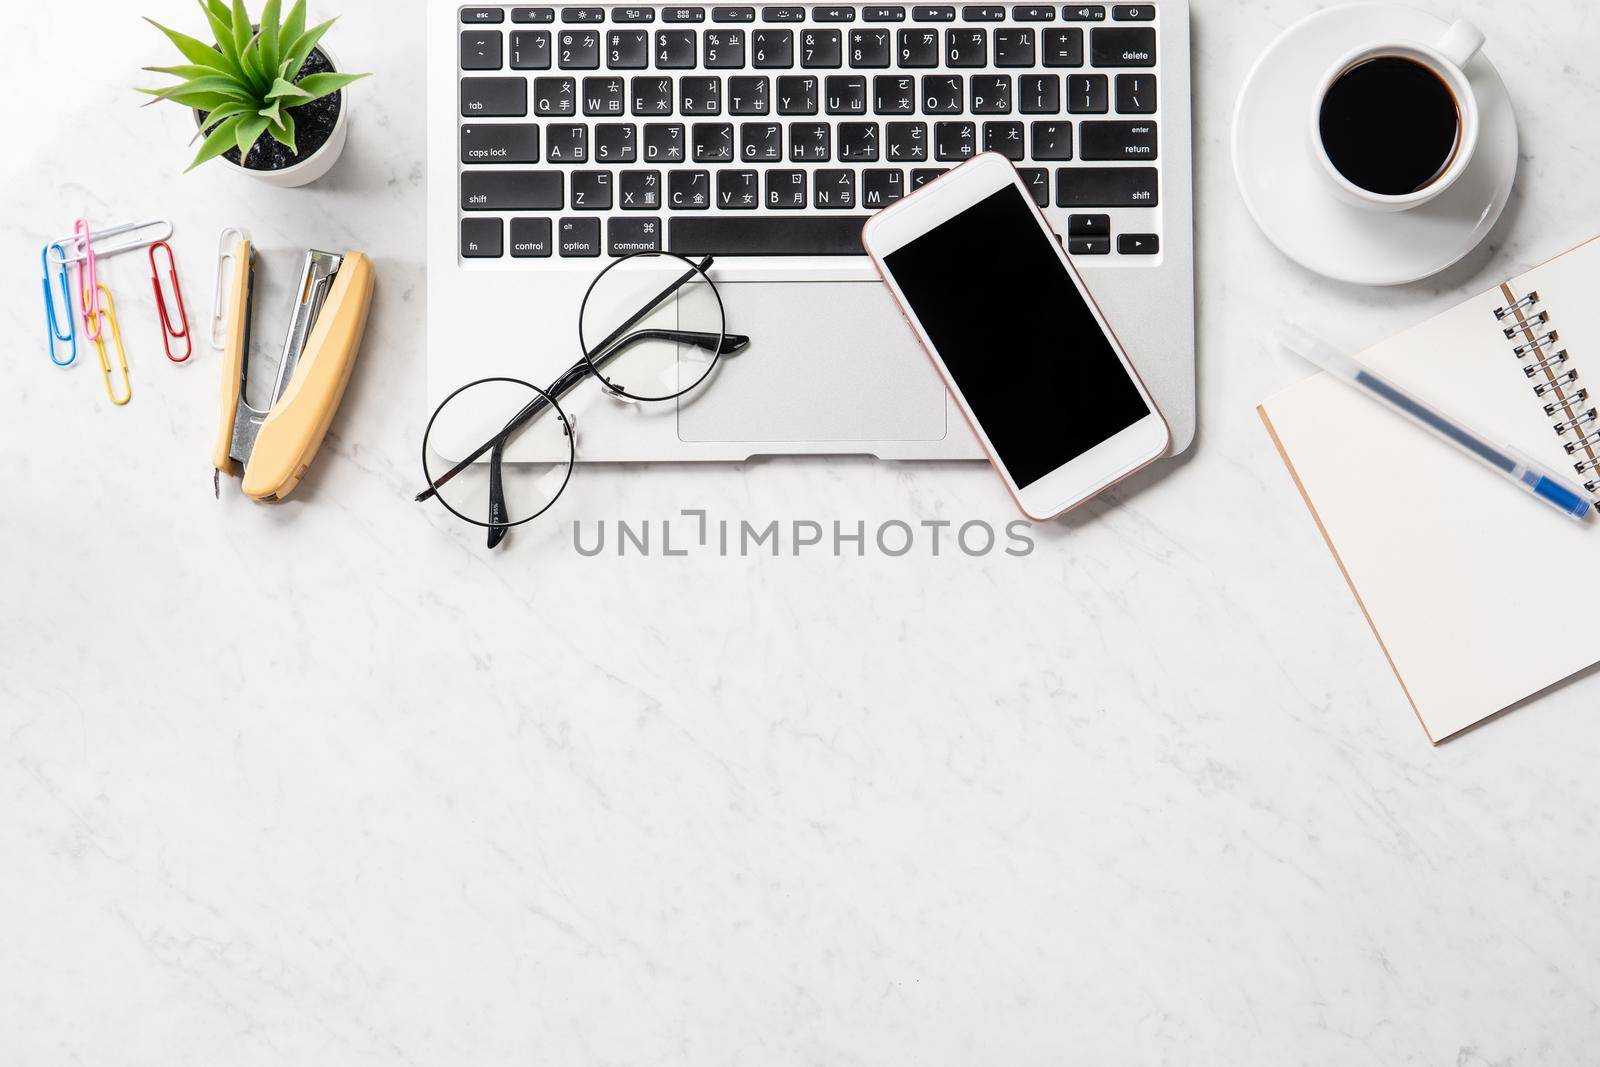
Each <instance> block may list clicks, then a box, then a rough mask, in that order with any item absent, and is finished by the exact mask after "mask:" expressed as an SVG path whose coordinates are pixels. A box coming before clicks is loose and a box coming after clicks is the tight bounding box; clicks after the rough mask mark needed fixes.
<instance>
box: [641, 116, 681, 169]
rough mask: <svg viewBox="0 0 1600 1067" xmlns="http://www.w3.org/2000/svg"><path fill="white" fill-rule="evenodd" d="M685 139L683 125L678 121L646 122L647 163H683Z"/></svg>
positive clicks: (645, 156) (645, 151) (645, 158)
mask: <svg viewBox="0 0 1600 1067" xmlns="http://www.w3.org/2000/svg"><path fill="white" fill-rule="evenodd" d="M684 140H685V139H684V136H683V127H682V126H681V125H680V124H678V123H676V122H647V123H645V124H644V161H645V162H646V163H682V162H683V157H684Z"/></svg>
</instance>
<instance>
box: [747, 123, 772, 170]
mask: <svg viewBox="0 0 1600 1067" xmlns="http://www.w3.org/2000/svg"><path fill="white" fill-rule="evenodd" d="M739 158H740V159H742V160H744V161H745V162H746V163H776V162H778V161H779V160H781V159H783V127H782V126H780V125H779V124H778V123H776V122H746V123H743V124H741V125H740V127H739Z"/></svg>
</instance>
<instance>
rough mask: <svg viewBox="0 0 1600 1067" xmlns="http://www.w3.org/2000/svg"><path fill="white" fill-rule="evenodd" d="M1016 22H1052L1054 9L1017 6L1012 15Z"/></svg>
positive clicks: (1054, 16)
mask: <svg viewBox="0 0 1600 1067" xmlns="http://www.w3.org/2000/svg"><path fill="white" fill-rule="evenodd" d="M1012 17H1013V18H1015V19H1016V20H1017V21H1018V22H1054V21H1055V20H1056V9H1055V8H1053V7H1037V6H1036V7H1019V8H1017V9H1016V12H1015V14H1013V15H1012Z"/></svg>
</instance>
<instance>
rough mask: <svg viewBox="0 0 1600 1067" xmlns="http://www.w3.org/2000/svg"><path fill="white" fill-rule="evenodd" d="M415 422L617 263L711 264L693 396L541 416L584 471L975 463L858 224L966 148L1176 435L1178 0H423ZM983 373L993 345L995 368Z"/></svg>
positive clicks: (613, 402)
mask: <svg viewBox="0 0 1600 1067" xmlns="http://www.w3.org/2000/svg"><path fill="white" fill-rule="evenodd" d="M426 18H427V19H428V22H429V25H428V30H427V49H428V149H427V151H428V166H427V174H428V194H427V197H428V219H427V225H428V393H429V400H430V408H431V407H432V406H433V405H437V404H438V403H439V402H440V401H442V400H443V399H444V398H445V397H446V396H447V395H449V393H450V392H452V391H453V390H455V389H457V388H458V387H460V386H462V385H464V384H466V383H467V382H469V381H472V380H474V379H478V378H484V377H492V376H507V377H513V378H520V379H524V380H526V381H529V382H531V383H533V384H534V385H538V386H545V385H548V384H549V383H551V382H552V381H554V380H555V379H556V377H557V376H558V375H560V373H561V372H562V371H563V370H565V369H566V368H567V367H569V366H570V365H571V364H572V363H573V362H574V361H575V360H577V359H579V358H580V356H581V351H580V345H579V339H578V335H579V330H578V319H579V305H580V303H581V301H582V299H583V295H584V292H585V290H586V289H587V287H588V285H589V283H590V282H591V281H592V280H593V278H594V277H595V276H596V275H597V274H598V273H599V272H600V270H601V269H603V268H604V267H605V266H606V265H607V264H608V263H610V262H612V261H613V259H614V258H616V257H618V256H621V255H626V254H629V253H633V252H638V251H641V250H647V249H660V250H665V251H671V252H677V253H680V254H684V255H690V256H695V257H698V256H700V255H706V254H710V255H713V256H715V265H714V267H713V268H712V272H711V276H712V278H713V279H714V280H715V281H716V283H717V289H718V292H719V294H720V295H721V297H722V300H723V303H724V306H725V314H726V319H727V329H728V331H729V332H730V333H732V332H736V333H740V334H746V335H749V337H750V338H751V343H750V345H749V347H748V348H746V349H745V350H744V351H742V352H740V353H739V354H737V355H736V356H730V357H729V358H728V359H727V360H726V361H725V363H724V366H723V367H721V368H719V370H718V373H717V375H716V377H715V379H714V380H713V381H711V382H709V383H707V385H706V386H704V387H703V388H702V389H701V390H698V391H697V392H696V393H695V394H693V395H691V396H690V397H686V398H683V399H681V400H678V401H670V402H664V403H660V404H629V403H625V402H622V401H619V400H618V399H616V398H614V397H612V396H610V395H609V394H607V393H606V392H605V391H604V390H602V389H600V388H599V387H597V386H580V387H578V388H577V389H574V390H573V391H572V392H571V393H570V394H568V397H567V398H566V399H564V400H563V401H562V404H563V407H564V408H566V409H568V410H569V411H571V412H573V413H574V414H575V415H576V417H577V420H578V423H579V425H580V426H581V431H580V433H581V439H582V447H581V448H580V449H579V456H580V458H581V459H583V460H587V461H603V462H632V461H680V460H681V461H693V460H724V461H726V460H743V459H747V458H750V457H753V456H762V455H786V454H860V455H871V456H876V457H879V458H881V459H895V460H935V459H980V458H982V451H981V449H980V447H979V445H978V442H977V440H976V438H975V437H974V435H973V433H972V431H971V430H970V429H969V428H968V427H967V425H966V423H965V421H964V420H963V419H962V417H961V415H960V412H959V409H957V408H956V406H955V404H954V403H953V402H952V401H951V400H950V398H949V396H948V395H947V393H946V391H945V389H944V387H943V384H942V383H941V381H940V380H939V377H938V375H937V373H936V372H935V370H934V369H933V366H932V364H931V363H930V361H929V359H928V357H927V355H926V353H924V352H923V351H922V349H921V347H920V346H919V345H918V343H917V340H916V338H915V336H914V335H913V334H912V332H911V330H910V329H909V328H908V327H907V326H906V324H905V323H904V322H903V321H902V319H901V317H900V314H899V311H898V309H897V308H896V307H895V306H894V304H893V301H892V300H891V298H890V296H889V295H888V292H887V290H886V289H885V288H884V286H883V285H882V283H881V282H880V281H878V279H877V275H876V274H875V272H874V271H873V269H872V266H871V264H870V263H869V262H868V261H867V259H866V257H865V256H864V255H863V254H862V251H861V243H860V230H861V224H862V221H863V220H864V218H865V217H866V216H867V215H868V214H869V213H870V212H872V211H873V210H875V209H877V208H879V207H883V206H885V205H887V204H889V203H892V202H893V201H894V200H895V199H897V198H899V197H901V196H904V195H906V194H908V193H909V192H910V191H912V190H914V189H916V188H917V187H918V186H919V185H921V184H923V183H924V182H927V181H929V180H931V179H932V178H934V177H936V176H937V175H939V174H941V173H943V172H944V171H945V170H947V169H949V168H950V167H953V166H955V165H957V164H958V163H960V162H961V161H962V160H964V159H967V158H970V157H971V156H972V155H973V154H975V153H977V152H980V151H991V150H992V151H998V152H1001V153H1003V154H1005V155H1006V156H1007V157H1008V158H1009V159H1011V160H1012V161H1013V163H1014V165H1015V166H1016V167H1017V168H1018V169H1019V170H1020V171H1021V172H1022V174H1023V175H1024V177H1025V179H1026V180H1027V182H1028V185H1029V187H1030V189H1031V190H1032V191H1033V193H1034V196H1035V199H1036V200H1037V202H1038V203H1039V204H1040V205H1041V207H1042V208H1043V210H1044V214H1045V216H1046V218H1047V219H1048V220H1049V222H1050V224H1051V226H1052V227H1053V228H1054V229H1055V231H1056V233H1057V235H1058V236H1059V237H1060V239H1061V240H1062V241H1064V242H1065V243H1066V245H1067V247H1068V250H1069V252H1071V254H1072V256H1073V259H1074V262H1075V263H1076V264H1077V265H1078V266H1079V268H1080V269H1081V270H1082V272H1083V275H1084V278H1085V280H1086V282H1087V283H1088V285H1089V286H1090V288H1091V290H1092V291H1093V292H1094V294H1095V297H1096V299H1097V300H1098V301H1099V303H1100V304H1101V307H1102V308H1103V310H1104V311H1105V313H1106V315H1107V318H1108V319H1109V321H1110V322H1111V323H1112V325H1113V327H1114V328H1115V329H1116V331H1117V334H1118V337H1119V338H1120V339H1121V341H1122V342H1123V344H1124V346H1125V347H1126V349H1127V350H1128V353H1129V355H1130V357H1131V358H1132V359H1133V361H1134V363H1135V365H1136V366H1137V368H1138V370H1139V372H1140V375H1141V376H1142V377H1143V379H1144V381H1145V383H1146V385H1147V386H1148V387H1149V389H1150V391H1151V393H1152V395H1153V396H1154V397H1155V399H1156V403H1157V405H1158V406H1159V407H1160V409H1161V412H1162V414H1163V415H1164V416H1165V417H1166V419H1167V421H1168V422H1169V423H1170V425H1171V427H1172V436H1173V452H1174V454H1176V453H1178V452H1182V451H1183V450H1184V449H1186V448H1187V447H1188V446H1189V444H1190V442H1191V441H1192V440H1193V437H1194V428H1195V384H1194V382H1195V375H1194V267H1193V246H1192V231H1193V223H1192V216H1191V195H1192V193H1191V155H1190V114H1189V104H1190V89H1189V11H1188V5H1187V3H1185V2H1183V0H1163V2H1162V3H1157V4H1080V5H1070V6H1061V5H1030V4H993V5H958V6H952V5H886V6H873V5H865V4H852V5H843V6H820V5H815V4H792V5H779V4H760V5H755V6H731V5H729V6H722V5H691V6H669V5H621V4H592V3H590V4H575V3H569V4H562V3H557V4H547V5H541V6H525V5H511V4H462V3H459V2H457V0H428V3H427V4H426ZM997 358H1003V354H997Z"/></svg>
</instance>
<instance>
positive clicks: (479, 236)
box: [461, 219, 505, 259]
mask: <svg viewBox="0 0 1600 1067" xmlns="http://www.w3.org/2000/svg"><path fill="white" fill-rule="evenodd" d="M504 254H505V227H504V226H503V225H502V224H501V222H500V220H499V219H462V220H461V258H462V259H499V258H500V257H501V256H503V255H504Z"/></svg>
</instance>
